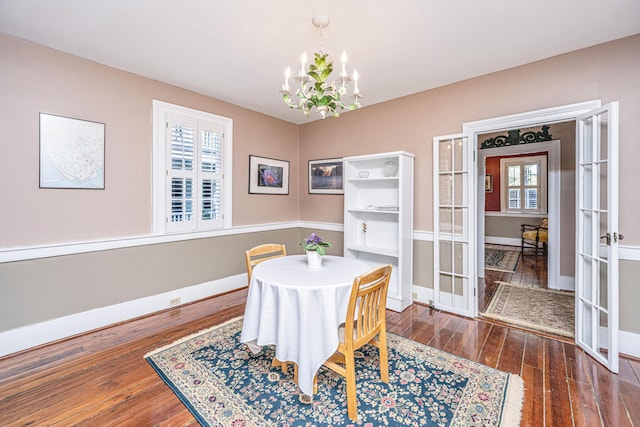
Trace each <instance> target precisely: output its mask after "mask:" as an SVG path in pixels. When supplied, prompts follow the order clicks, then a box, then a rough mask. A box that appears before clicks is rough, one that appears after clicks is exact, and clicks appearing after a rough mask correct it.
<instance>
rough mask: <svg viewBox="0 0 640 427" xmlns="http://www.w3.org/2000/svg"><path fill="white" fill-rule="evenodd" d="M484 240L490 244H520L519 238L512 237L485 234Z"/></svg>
mask: <svg viewBox="0 0 640 427" xmlns="http://www.w3.org/2000/svg"><path fill="white" fill-rule="evenodd" d="M484 242H485V243H488V244H490V245H506V246H517V247H520V246H521V243H522V242H521V241H520V239H517V238H512V237H497V236H485V238H484Z"/></svg>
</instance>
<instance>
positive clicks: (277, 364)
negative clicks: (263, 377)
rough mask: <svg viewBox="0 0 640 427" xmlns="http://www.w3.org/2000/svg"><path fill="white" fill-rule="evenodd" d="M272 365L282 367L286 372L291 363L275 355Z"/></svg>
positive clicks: (283, 371)
mask: <svg viewBox="0 0 640 427" xmlns="http://www.w3.org/2000/svg"><path fill="white" fill-rule="evenodd" d="M271 366H277V367H280V369H282V373H283V374H286V373H287V371H288V370H289V364H288V363H287V362H282V361H280V360H278V359H277V358H276V357H274V358H273V360H272V361H271Z"/></svg>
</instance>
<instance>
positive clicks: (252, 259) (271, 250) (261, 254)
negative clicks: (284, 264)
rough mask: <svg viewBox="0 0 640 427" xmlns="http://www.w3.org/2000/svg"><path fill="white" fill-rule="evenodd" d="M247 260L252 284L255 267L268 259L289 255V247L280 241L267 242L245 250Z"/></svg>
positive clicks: (248, 273)
mask: <svg viewBox="0 0 640 427" xmlns="http://www.w3.org/2000/svg"><path fill="white" fill-rule="evenodd" d="M245 256H246V261H247V280H248V284H251V272H252V271H253V267H255V266H256V265H258V264H260V263H261V262H264V261H266V260H268V259H273V258H278V257H281V256H287V247H286V246H285V245H284V244H279V243H266V244H264V245H259V246H255V247H253V248H251V249H249V250H248V251H246V252H245Z"/></svg>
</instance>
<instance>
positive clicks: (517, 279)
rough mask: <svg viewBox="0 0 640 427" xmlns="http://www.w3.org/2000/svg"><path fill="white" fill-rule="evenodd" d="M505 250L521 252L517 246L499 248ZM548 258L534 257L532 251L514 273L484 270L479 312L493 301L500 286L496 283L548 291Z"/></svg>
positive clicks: (479, 290) (480, 281)
mask: <svg viewBox="0 0 640 427" xmlns="http://www.w3.org/2000/svg"><path fill="white" fill-rule="evenodd" d="M491 246H496V247H502V248H504V249H511V250H517V251H520V248H519V247H516V246H499V245H491ZM547 267H548V266H547V257H546V256H543V255H541V254H539V255H534V254H533V253H532V252H531V251H525V255H524V256H521V257H520V259H519V260H518V264H517V265H516V270H515V271H514V272H512V273H508V272H504V271H495V270H487V269H485V270H484V279H482V278H481V279H479V281H478V293H479V296H480V297H479V300H478V310H479V311H484V310H485V309H486V308H487V306H488V305H489V301H491V297H492V296H493V294H494V292H495V291H496V287H497V286H498V285H497V284H496V282H498V281H500V282H507V283H513V284H516V285H523V286H534V287H538V288H541V289H548V279H547Z"/></svg>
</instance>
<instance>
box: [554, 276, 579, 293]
mask: <svg viewBox="0 0 640 427" xmlns="http://www.w3.org/2000/svg"><path fill="white" fill-rule="evenodd" d="M549 289H555V290H557V291H575V290H576V278H575V277H573V276H560V281H559V282H558V283H557V284H556V286H553V284H552V283H549Z"/></svg>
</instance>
